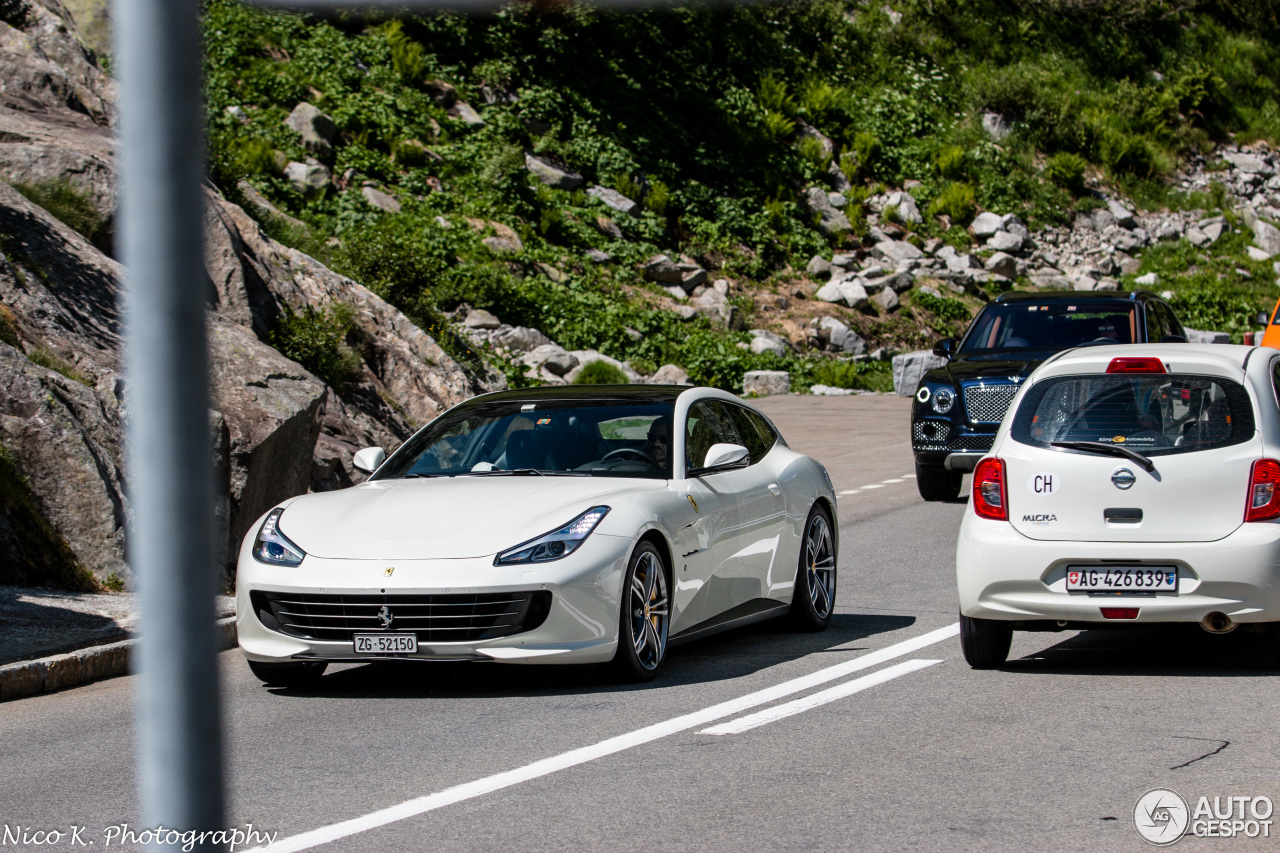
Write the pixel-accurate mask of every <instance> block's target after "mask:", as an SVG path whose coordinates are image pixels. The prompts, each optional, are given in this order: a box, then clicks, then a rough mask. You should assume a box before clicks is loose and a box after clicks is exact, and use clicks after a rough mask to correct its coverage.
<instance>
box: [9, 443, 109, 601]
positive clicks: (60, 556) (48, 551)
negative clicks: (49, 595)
mask: <svg viewBox="0 0 1280 853" xmlns="http://www.w3.org/2000/svg"><path fill="white" fill-rule="evenodd" d="M0 523H2V524H3V526H4V527H5V528H8V529H7V530H4V531H3V534H0V542H3V543H4V546H5V547H4V553H3V557H4V559H0V584H8V585H15V586H52V587H55V588H57V589H67V590H72V591H75V592H94V591H96V590H97V589H98V583H97V581H95V580H94V578H93V575H92V574H91V573H90V572H89V570H88V569H86V568H85V567H84V566H82V565H80V563H79V562H77V561H76V557H75V554H74V553H73V552H72V550H71V547H70V546H69V545H68V544H67V543H66V540H64V539H63V538H62V537H61V536H59V535H58V533H57V531H55V530H54V529H53V527H52V526H50V524H49V522H48V521H47V520H46V519H45V517H44V515H43V514H42V513H41V511H40V507H39V504H37V503H36V499H35V496H34V495H32V494H31V489H30V487H28V485H27V481H26V478H25V477H23V476H22V472H21V471H20V470H19V469H18V466H17V465H16V464H15V462H14V460H13V459H12V458H10V456H9V452H8V451H7V450H6V449H5V448H4V447H3V446H2V445H0ZM4 534H7V535H4Z"/></svg>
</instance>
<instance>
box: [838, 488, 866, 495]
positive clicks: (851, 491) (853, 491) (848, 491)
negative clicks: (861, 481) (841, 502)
mask: <svg viewBox="0 0 1280 853" xmlns="http://www.w3.org/2000/svg"><path fill="white" fill-rule="evenodd" d="M859 491H861V490H860V489H845V490H844V491H843V492H841V493H840V494H842V495H856V494H857V493H858V492H859Z"/></svg>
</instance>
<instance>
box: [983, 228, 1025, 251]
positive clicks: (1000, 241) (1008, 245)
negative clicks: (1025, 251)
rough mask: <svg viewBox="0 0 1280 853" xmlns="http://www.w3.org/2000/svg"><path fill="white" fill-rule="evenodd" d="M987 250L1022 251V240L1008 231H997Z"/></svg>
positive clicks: (992, 236) (988, 243) (988, 242)
mask: <svg viewBox="0 0 1280 853" xmlns="http://www.w3.org/2000/svg"><path fill="white" fill-rule="evenodd" d="M987 248H990V249H995V250H996V251H997V252H1017V251H1019V250H1021V249H1022V238H1021V237H1019V236H1018V235H1017V234H1012V233H1010V232H1008V231H997V232H996V233H994V234H992V235H991V239H990V240H988V241H987Z"/></svg>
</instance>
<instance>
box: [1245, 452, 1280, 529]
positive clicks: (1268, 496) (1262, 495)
mask: <svg viewBox="0 0 1280 853" xmlns="http://www.w3.org/2000/svg"><path fill="white" fill-rule="evenodd" d="M1277 516H1280V462H1277V461H1276V460H1274V459H1259V460H1258V461H1257V462H1254V463H1253V471H1252V472H1250V474H1249V493H1248V496H1247V497H1246V499H1245V505H1244V520H1245V521H1267V520H1268V519H1272V518H1276V517H1277Z"/></svg>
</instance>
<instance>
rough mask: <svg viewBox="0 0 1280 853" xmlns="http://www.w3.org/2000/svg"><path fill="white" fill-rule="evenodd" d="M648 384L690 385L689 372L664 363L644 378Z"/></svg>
mask: <svg viewBox="0 0 1280 853" xmlns="http://www.w3.org/2000/svg"><path fill="white" fill-rule="evenodd" d="M645 381H646V383H647V384H649V385H691V384H693V383H691V382H690V381H689V374H688V373H685V372H684V371H683V370H681V369H680V368H679V367H676V366H675V365H674V364H664V365H662V367H659V368H658V369H657V370H655V371H654V372H653V375H652V376H650V377H649V378H648V379H647V380H645Z"/></svg>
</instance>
